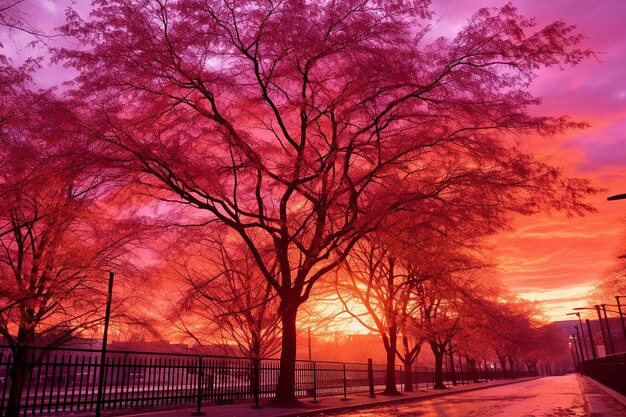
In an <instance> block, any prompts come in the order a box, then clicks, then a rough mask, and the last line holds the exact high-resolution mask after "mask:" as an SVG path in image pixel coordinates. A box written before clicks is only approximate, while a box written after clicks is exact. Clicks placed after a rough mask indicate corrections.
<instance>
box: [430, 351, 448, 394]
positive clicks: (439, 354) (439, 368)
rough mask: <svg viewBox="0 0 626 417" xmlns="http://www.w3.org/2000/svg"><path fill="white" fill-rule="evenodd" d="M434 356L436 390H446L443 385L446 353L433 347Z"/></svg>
mask: <svg viewBox="0 0 626 417" xmlns="http://www.w3.org/2000/svg"><path fill="white" fill-rule="evenodd" d="M433 355H435V384H434V386H433V388H435V389H445V388H446V386H445V385H444V384H443V355H444V351H443V350H439V349H437V348H435V347H433Z"/></svg>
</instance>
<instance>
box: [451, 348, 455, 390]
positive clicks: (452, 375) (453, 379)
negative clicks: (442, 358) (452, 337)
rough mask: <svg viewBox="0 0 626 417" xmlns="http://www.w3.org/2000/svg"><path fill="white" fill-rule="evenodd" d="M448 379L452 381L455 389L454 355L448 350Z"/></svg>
mask: <svg viewBox="0 0 626 417" xmlns="http://www.w3.org/2000/svg"><path fill="white" fill-rule="evenodd" d="M450 378H451V379H452V385H454V386H455V387H456V370H455V369H454V354H453V353H452V349H450Z"/></svg>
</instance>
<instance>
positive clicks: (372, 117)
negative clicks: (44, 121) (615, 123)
mask: <svg viewBox="0 0 626 417" xmlns="http://www.w3.org/2000/svg"><path fill="white" fill-rule="evenodd" d="M427 5H428V2H427V1H394V2H386V1H384V2H383V1H374V0H371V1H368V0H358V1H357V0H348V1H332V0H325V1H319V2H302V1H299V0H284V1H272V0H254V1H245V2H242V1H235V0H228V1H218V0H210V1H205V0H202V1H200V0H184V1H177V2H164V1H159V0H146V1H132V0H115V1H108V0H107V1H104V0H102V1H96V2H95V4H94V9H93V13H92V15H91V18H90V19H86V20H81V19H80V18H79V17H78V16H77V15H75V14H72V15H71V16H70V18H71V20H70V21H69V22H68V24H67V26H66V27H65V33H66V34H67V35H69V36H73V37H75V38H76V39H77V40H78V42H79V45H80V47H77V48H74V49H66V50H63V51H60V54H59V56H60V57H61V58H63V59H65V60H66V61H65V62H66V63H67V64H68V65H71V66H73V67H75V68H77V69H78V70H79V71H80V75H79V76H78V79H77V83H78V84H77V89H76V92H75V95H74V98H75V99H76V100H77V101H76V103H77V108H80V110H79V112H80V113H81V118H80V120H81V121H83V125H84V127H85V131H86V132H88V134H87V135H86V136H87V137H88V138H89V139H90V140H93V141H95V143H97V145H95V146H96V147H97V148H98V150H99V151H100V152H101V154H102V156H103V157H104V158H106V159H107V160H109V161H111V160H113V161H117V162H118V164H119V166H120V168H122V169H123V170H125V171H126V172H128V173H129V175H130V176H131V177H132V178H133V179H134V181H135V182H136V183H137V184H138V185H140V186H141V187H143V191H144V192H147V193H149V194H150V195H152V196H154V197H156V198H159V199H163V200H167V201H172V202H177V203H180V205H181V206H185V207H189V206H191V207H193V208H196V209H197V212H196V213H195V215H194V216H196V217H201V218H203V220H205V221H207V220H216V221H219V222H221V223H223V224H225V225H227V226H228V227H230V228H231V229H232V230H233V231H234V232H235V233H237V234H238V235H239V238H240V239H241V241H242V242H244V243H245V244H246V245H247V246H248V249H249V250H250V253H251V254H252V256H253V257H254V259H255V261H256V263H257V266H258V268H259V270H260V271H261V274H262V275H263V276H264V278H265V279H266V280H267V282H268V283H269V284H270V285H271V286H272V288H273V289H274V291H275V292H276V294H277V296H278V297H279V300H280V307H279V309H280V314H281V320H282V332H283V334H282V349H281V369H280V377H279V384H278V390H277V396H276V400H277V401H280V402H292V401H295V394H294V382H295V379H294V378H295V373H294V372H295V371H294V370H295V367H294V363H295V358H296V320H297V314H298V310H299V308H300V306H301V305H302V304H303V303H304V302H305V301H306V300H307V299H308V298H309V296H310V294H311V290H312V288H313V287H314V286H315V284H316V282H317V281H318V280H319V279H320V278H321V277H323V276H324V275H325V274H326V273H328V272H329V271H331V270H333V269H334V268H336V267H337V265H339V264H340V263H341V262H342V261H343V260H344V258H345V257H346V255H347V254H348V253H349V252H350V250H351V248H352V247H353V245H354V244H355V243H356V242H357V241H358V240H359V239H361V238H362V237H363V236H364V235H366V234H367V233H369V232H370V231H372V230H374V229H376V228H377V227H378V225H379V224H380V223H381V221H383V220H384V219H385V217H386V216H388V215H389V214H390V213H394V212H397V211H398V210H403V209H405V208H407V207H410V206H412V205H415V204H419V205H422V206H424V208H425V210H428V211H431V212H436V211H437V210H439V209H440V208H441V207H442V206H446V205H450V204H453V205H457V206H463V205H466V206H477V205H478V206H480V207H481V209H482V211H481V213H482V216H483V218H484V219H489V220H493V223H494V224H496V225H497V223H498V220H499V219H501V218H502V216H503V215H504V213H506V212H511V211H512V212H518V213H524V214H532V213H534V212H537V211H538V210H540V209H543V208H546V207H555V208H558V209H564V210H567V211H570V212H576V213H579V212H584V211H586V210H587V209H588V207H587V206H585V205H584V204H582V203H581V198H582V197H583V196H584V195H585V194H586V193H588V192H591V191H592V189H591V188H590V187H589V185H588V183H587V182H586V181H581V180H576V179H566V178H564V177H563V176H562V175H561V174H560V172H559V170H558V169H556V168H554V167H552V166H550V165H546V164H544V163H542V162H540V161H538V160H536V159H535V158H534V157H533V155H532V154H530V153H526V152H524V151H523V150H522V147H520V146H518V145H519V143H518V140H517V138H518V136H517V135H520V134H525V133H532V132H538V133H539V134H541V135H548V134H555V133H558V132H561V131H562V130H564V129H567V128H571V127H578V126H580V125H578V124H575V123H571V122H569V121H568V120H567V119H566V118H560V117H556V118H554V117H545V116H533V115H532V113H531V112H530V108H531V107H532V106H533V105H535V104H537V103H538V102H539V100H538V99H537V98H536V97H533V96H532V95H530V94H529V93H528V91H527V87H528V85H529V84H530V82H531V81H532V79H533V78H534V77H535V75H536V72H537V70H538V69H540V68H542V67H546V66H554V65H568V64H576V63H578V62H579V61H580V60H581V59H583V58H585V57H587V56H589V55H591V53H590V52H589V51H586V50H581V49H578V48H577V44H578V43H579V41H580V39H581V37H580V35H578V34H577V33H576V32H575V31H574V28H573V27H571V26H568V25H566V24H564V23H563V22H555V23H552V24H550V25H548V26H546V27H544V28H535V27H534V26H533V22H532V21H531V20H528V19H525V18H523V17H522V16H520V15H518V14H517V11H516V10H515V8H514V7H513V6H512V5H507V6H505V7H503V8H501V9H497V10H486V9H484V10H481V11H479V12H477V13H476V14H475V15H474V16H473V17H472V18H471V19H470V20H469V21H468V23H467V25H466V26H465V27H464V28H463V29H462V30H461V31H460V32H459V33H458V35H456V37H454V38H453V39H449V40H448V39H443V38H442V39H437V40H435V41H433V42H430V43H428V42H427V41H426V40H425V39H426V38H425V34H426V33H427V28H428V25H429V22H430V19H431V18H432V16H431V14H430V12H429V10H428V8H427ZM85 103H88V104H89V106H88V108H86V109H85V108H83V107H84V104H85ZM494 227H496V226H494ZM268 245H271V246H273V251H274V253H273V256H272V257H271V259H268V258H265V257H264V256H262V254H261V253H260V252H259V250H260V249H259V248H266V247H267V246H268ZM272 265H277V268H278V269H277V273H276V274H275V273H273V271H272V270H271V267H272Z"/></svg>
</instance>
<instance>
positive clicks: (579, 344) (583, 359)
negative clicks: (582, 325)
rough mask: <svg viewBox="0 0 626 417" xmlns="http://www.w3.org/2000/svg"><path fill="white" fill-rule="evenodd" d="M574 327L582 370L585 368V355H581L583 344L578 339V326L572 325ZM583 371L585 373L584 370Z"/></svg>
mask: <svg viewBox="0 0 626 417" xmlns="http://www.w3.org/2000/svg"><path fill="white" fill-rule="evenodd" d="M574 329H576V337H577V338H578V347H579V348H580V357H581V359H582V362H581V365H582V368H583V371H584V370H585V357H584V356H583V346H582V343H581V341H580V333H578V326H574ZM584 373H585V374H586V372H584Z"/></svg>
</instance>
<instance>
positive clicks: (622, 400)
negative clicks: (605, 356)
mask: <svg viewBox="0 0 626 417" xmlns="http://www.w3.org/2000/svg"><path fill="white" fill-rule="evenodd" d="M587 381H589V382H591V383H592V384H595V385H596V386H597V387H598V388H600V389H601V390H602V391H604V392H606V393H607V394H609V395H610V396H611V397H613V398H614V399H615V401H617V402H619V403H620V404H622V405H623V406H626V396H625V395H623V394H620V393H619V392H617V391H615V390H614V389H613V388H610V387H607V386H606V385H604V384H603V383H601V382H598V381H596V380H595V379H593V378H591V377H587Z"/></svg>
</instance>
